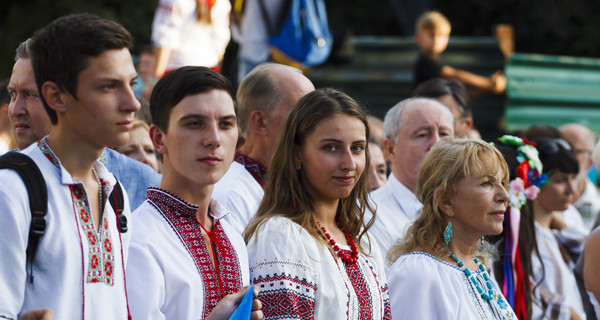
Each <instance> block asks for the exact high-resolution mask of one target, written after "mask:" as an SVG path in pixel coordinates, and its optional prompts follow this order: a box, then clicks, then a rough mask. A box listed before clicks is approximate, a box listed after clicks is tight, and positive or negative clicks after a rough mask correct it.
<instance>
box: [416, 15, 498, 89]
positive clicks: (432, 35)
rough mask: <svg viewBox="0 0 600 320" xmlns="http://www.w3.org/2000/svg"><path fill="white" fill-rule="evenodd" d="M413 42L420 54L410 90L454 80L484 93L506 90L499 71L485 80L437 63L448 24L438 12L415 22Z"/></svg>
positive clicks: (448, 28) (447, 34) (447, 31)
mask: <svg viewBox="0 0 600 320" xmlns="http://www.w3.org/2000/svg"><path fill="white" fill-rule="evenodd" d="M415 29H416V30H417V32H416V34H415V41H416V42H417V44H418V45H419V48H420V50H421V52H420V53H419V56H418V58H417V61H416V62H415V64H414V66H413V88H416V87H417V86H418V85H419V84H420V83H422V82H424V81H427V80H429V79H432V78H437V77H442V78H456V79H458V80H460V81H461V82H463V83H464V84H465V85H467V86H472V87H475V88H478V89H482V90H484V91H489V92H493V93H502V92H504V90H505V89H506V78H505V77H504V75H503V74H502V72H501V71H497V72H496V73H494V74H493V75H492V76H491V77H489V78H486V77H483V76H480V75H476V74H474V73H471V72H468V71H465V70H460V69H455V68H453V67H451V66H448V65H443V64H442V63H441V62H440V54H441V53H442V52H444V50H446V47H447V46H448V38H449V36H450V30H451V26H450V22H449V21H448V19H446V17H445V16H444V15H443V14H441V13H439V12H437V11H428V12H425V13H424V14H422V15H421V16H420V17H419V19H417V25H416V28H415Z"/></svg>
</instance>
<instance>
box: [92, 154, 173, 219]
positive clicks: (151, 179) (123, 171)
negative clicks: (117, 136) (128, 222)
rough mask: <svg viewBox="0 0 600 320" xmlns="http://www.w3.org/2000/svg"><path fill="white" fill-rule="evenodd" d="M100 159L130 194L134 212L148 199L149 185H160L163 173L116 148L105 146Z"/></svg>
mask: <svg viewBox="0 0 600 320" xmlns="http://www.w3.org/2000/svg"><path fill="white" fill-rule="evenodd" d="M100 161H101V162H102V164H104V166H105V167H106V168H107V169H108V171H110V172H112V174H113V175H114V176H115V177H116V178H117V180H119V182H121V184H122V185H123V188H125V191H126V192H127V195H128V196H129V205H130V207H131V211H132V212H133V211H134V210H135V209H136V208H137V207H139V206H140V205H141V204H142V202H144V199H146V189H148V187H158V186H159V185H160V179H161V175H160V174H158V173H157V172H156V171H154V169H152V168H151V167H150V166H149V165H147V164H145V163H142V162H139V161H137V160H134V159H131V158H129V157H127V156H125V155H123V154H121V153H118V152H117V151H115V150H112V149H109V148H105V149H104V152H102V155H101V156H100Z"/></svg>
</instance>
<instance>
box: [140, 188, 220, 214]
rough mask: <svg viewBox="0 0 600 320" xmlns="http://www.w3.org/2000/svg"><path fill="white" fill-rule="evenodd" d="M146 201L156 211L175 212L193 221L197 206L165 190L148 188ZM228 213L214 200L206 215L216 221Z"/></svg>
mask: <svg viewBox="0 0 600 320" xmlns="http://www.w3.org/2000/svg"><path fill="white" fill-rule="evenodd" d="M146 199H148V201H150V202H152V203H153V205H155V206H156V207H157V208H158V209H160V210H161V211H163V212H170V211H171V210H172V211H173V212H177V214H179V215H182V216H186V217H191V218H193V219H195V217H196V212H197V211H198V206H197V205H195V204H191V203H188V202H186V201H185V200H183V199H181V198H179V197H178V196H176V195H174V194H172V193H171V192H169V191H167V190H163V189H160V188H157V187H150V188H148V190H147V191H146ZM228 213H229V212H228V211H227V210H225V208H224V207H223V206H221V205H219V203H217V202H216V201H215V200H214V199H212V200H211V201H210V212H209V213H208V214H209V215H210V216H211V217H213V218H214V219H215V221H216V220H221V219H222V218H223V217H225V215H227V214H228Z"/></svg>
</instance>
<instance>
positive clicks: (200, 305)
mask: <svg viewBox="0 0 600 320" xmlns="http://www.w3.org/2000/svg"><path fill="white" fill-rule="evenodd" d="M210 208H211V214H212V216H213V218H214V219H215V227H214V229H213V231H212V232H211V233H213V234H214V235H213V239H215V240H218V242H216V243H215V242H213V244H212V245H213V249H214V253H215V259H216V265H215V266H213V264H212V261H211V260H210V257H209V254H208V250H207V246H206V243H205V242H204V239H203V238H202V233H201V227H200V225H199V224H198V222H197V221H196V211H197V210H198V207H197V206H195V205H192V204H189V203H186V202H185V201H183V200H181V199H179V198H177V197H176V196H174V195H172V194H170V193H168V192H167V191H164V190H161V189H157V188H149V189H148V193H147V199H146V201H145V202H144V203H143V204H142V205H141V206H140V207H139V208H138V209H137V210H135V211H134V213H133V214H132V215H133V221H132V224H133V229H134V234H133V235H132V242H131V246H130V257H129V261H128V264H127V289H128V293H129V301H130V307H131V314H132V316H133V318H134V319H203V318H204V317H206V316H207V315H208V314H209V313H210V312H211V311H212V310H213V308H214V307H215V305H216V304H217V302H218V301H219V300H221V299H222V298H223V297H224V296H225V295H227V294H231V293H235V292H237V291H239V290H240V289H241V288H242V286H244V285H247V284H248V282H249V274H248V256H247V253H246V246H245V244H244V241H243V239H242V237H241V235H239V234H238V233H237V232H235V230H234V229H233V228H232V227H231V226H230V225H229V224H228V223H227V222H226V221H225V220H224V219H223V217H224V216H225V215H226V214H227V212H226V211H224V210H223V208H222V207H221V206H219V204H218V203H217V202H216V201H212V202H211V204H210Z"/></svg>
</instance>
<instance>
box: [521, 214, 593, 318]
mask: <svg viewBox="0 0 600 320" xmlns="http://www.w3.org/2000/svg"><path fill="white" fill-rule="evenodd" d="M535 236H536V241H537V247H538V251H539V256H540V258H538V256H537V255H533V257H532V259H531V268H532V275H533V281H534V285H535V286H536V287H535V288H536V290H535V298H536V301H534V303H533V308H532V318H533V319H548V317H550V318H552V319H570V317H571V316H570V310H569V309H570V308H573V309H574V310H575V311H576V312H577V313H578V315H579V316H580V317H581V318H582V319H585V312H584V311H583V303H582V302H581V294H580V293H579V289H578V287H577V282H576V280H575V276H574V275H573V271H572V270H571V268H570V267H569V266H568V265H567V263H566V262H565V261H564V260H563V257H562V254H561V252H560V248H559V245H558V241H557V239H556V237H555V234H554V232H553V231H552V230H550V229H547V228H544V227H542V226H541V225H540V224H539V223H537V222H535ZM540 259H541V261H540ZM542 264H543V266H542ZM544 306H545V307H544Z"/></svg>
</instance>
